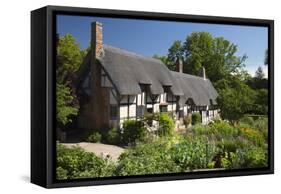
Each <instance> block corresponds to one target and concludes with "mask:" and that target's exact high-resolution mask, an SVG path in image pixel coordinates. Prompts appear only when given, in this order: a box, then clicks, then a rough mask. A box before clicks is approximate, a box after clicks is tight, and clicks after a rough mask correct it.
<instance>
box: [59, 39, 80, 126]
mask: <svg viewBox="0 0 281 194" xmlns="http://www.w3.org/2000/svg"><path fill="white" fill-rule="evenodd" d="M84 56H85V52H84V51H83V50H81V49H80V46H79V45H78V43H77V42H76V40H75V39H74V37H73V36H72V35H70V34H66V35H65V36H63V37H61V38H60V39H59V41H58V46H57V63H56V101H57V104H56V106H57V107H56V109H57V121H58V123H59V124H60V125H63V126H65V125H66V124H67V123H69V122H71V121H72V120H71V117H72V116H75V115H77V113H78V110H79V103H78V101H77V97H76V94H75V90H74V89H73V85H74V84H73V83H74V79H75V72H76V71H77V70H78V69H79V67H80V65H81V63H82V59H83V57H84Z"/></svg>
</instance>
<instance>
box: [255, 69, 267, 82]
mask: <svg viewBox="0 0 281 194" xmlns="http://www.w3.org/2000/svg"><path fill="white" fill-rule="evenodd" d="M264 76H265V75H264V72H263V70H262V68H261V67H258V69H257V71H256V73H255V77H256V78H257V79H260V80H261V79H263V78H264Z"/></svg>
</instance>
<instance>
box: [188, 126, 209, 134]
mask: <svg viewBox="0 0 281 194" xmlns="http://www.w3.org/2000/svg"><path fill="white" fill-rule="evenodd" d="M191 131H192V133H193V134H194V135H196V136H201V135H209V134H211V131H210V128H209V127H208V126H204V125H202V124H195V125H193V126H192V127H191Z"/></svg>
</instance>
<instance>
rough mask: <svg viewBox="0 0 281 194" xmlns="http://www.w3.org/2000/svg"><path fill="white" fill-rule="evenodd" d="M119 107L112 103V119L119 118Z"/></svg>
mask: <svg viewBox="0 0 281 194" xmlns="http://www.w3.org/2000/svg"><path fill="white" fill-rule="evenodd" d="M117 113H118V108H117V105H110V119H111V120H115V119H117V115H118V114H117Z"/></svg>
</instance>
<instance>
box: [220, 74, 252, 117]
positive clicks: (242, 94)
mask: <svg viewBox="0 0 281 194" xmlns="http://www.w3.org/2000/svg"><path fill="white" fill-rule="evenodd" d="M216 86H217V88H218V93H219V97H218V104H219V106H220V109H221V116H222V117H223V118H224V119H228V120H230V121H231V122H235V121H237V120H238V119H240V118H242V116H243V115H244V114H245V113H246V112H248V111H249V110H251V109H252V106H253V103H254V97H255V92H254V91H253V90H252V89H251V88H250V87H249V86H248V85H247V84H245V83H244V82H243V81H241V80H240V79H238V78H237V77H235V76H232V78H231V79H229V80H220V81H218V82H217V84H216Z"/></svg>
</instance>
